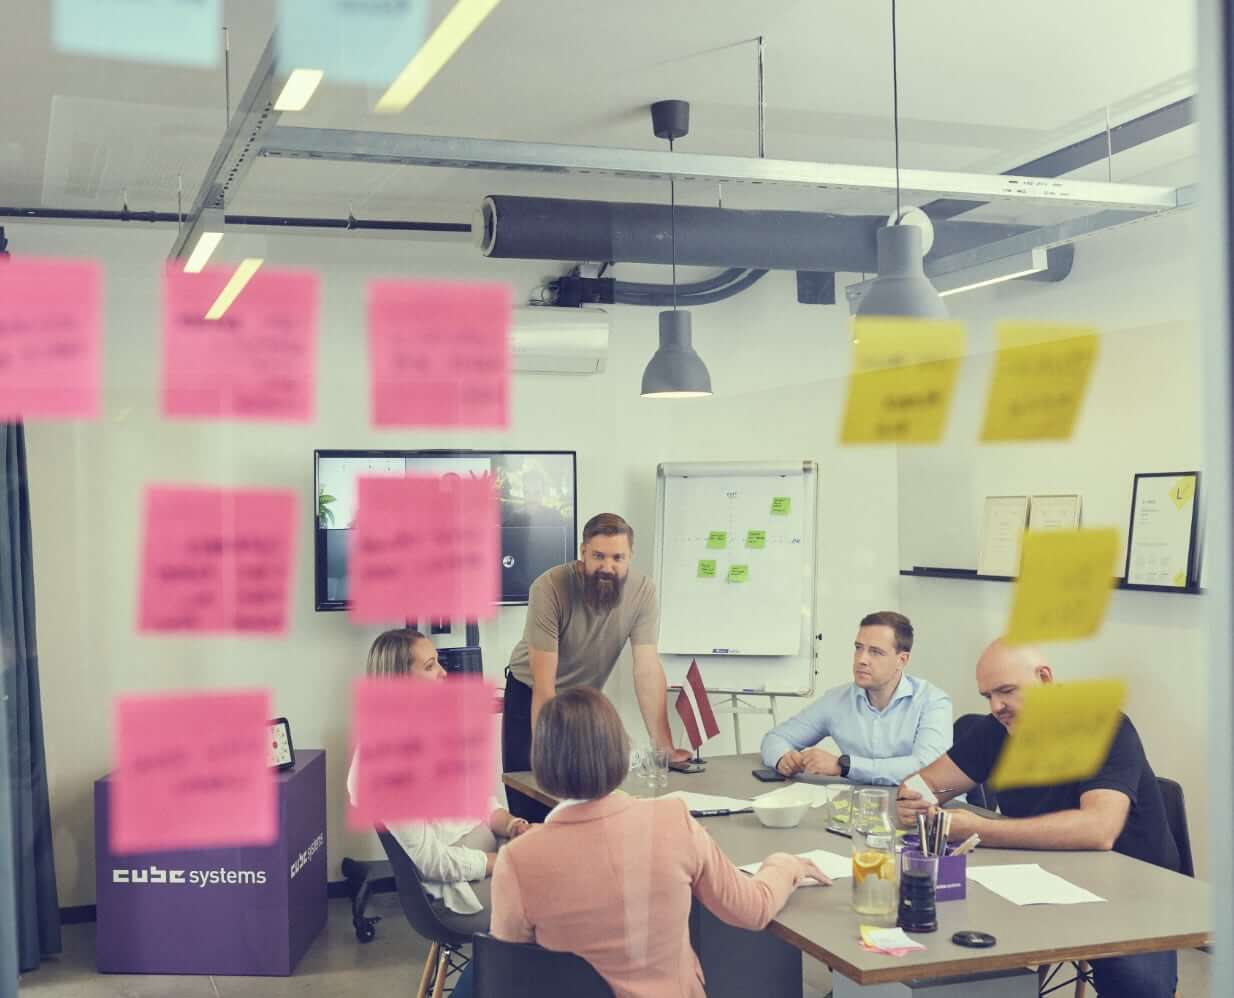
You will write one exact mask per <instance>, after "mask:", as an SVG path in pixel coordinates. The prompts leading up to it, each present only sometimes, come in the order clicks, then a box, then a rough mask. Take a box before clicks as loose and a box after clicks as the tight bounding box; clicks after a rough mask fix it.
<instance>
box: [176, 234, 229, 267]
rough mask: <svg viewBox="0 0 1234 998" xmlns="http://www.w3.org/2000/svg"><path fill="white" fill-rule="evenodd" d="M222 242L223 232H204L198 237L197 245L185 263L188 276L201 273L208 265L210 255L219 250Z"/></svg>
mask: <svg viewBox="0 0 1234 998" xmlns="http://www.w3.org/2000/svg"><path fill="white" fill-rule="evenodd" d="M222 241H223V233H221V232H203V233H202V234H201V235H199V236H198V237H197V245H196V246H194V247H193V252H192V253H190V254H189V258H188V259H187V260H185V261H184V272H185V273H186V274H199V273H201V269H202V268H203V267H204V266H205V265H206V261H207V260H209V259H210V254H211V253H213V252H214V251H215V249H217V248H218V244H219V243H221V242H222Z"/></svg>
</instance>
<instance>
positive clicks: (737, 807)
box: [664, 790, 751, 811]
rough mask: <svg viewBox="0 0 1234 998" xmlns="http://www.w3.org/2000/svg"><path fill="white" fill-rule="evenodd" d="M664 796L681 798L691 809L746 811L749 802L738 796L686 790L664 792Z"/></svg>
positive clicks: (748, 807)
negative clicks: (697, 792) (721, 795)
mask: <svg viewBox="0 0 1234 998" xmlns="http://www.w3.org/2000/svg"><path fill="white" fill-rule="evenodd" d="M664 797H666V798H673V799H675V800H683V801H685V802H686V807H688V808H689V809H690V810H691V811H747V810H749V809H750V807H751V802H750V801H748V800H741V799H740V798H738V797H720V796H718V795H717V794H695V793H691V792H690V791H688V790H674V791H673V792H672V793H671V794H664Z"/></svg>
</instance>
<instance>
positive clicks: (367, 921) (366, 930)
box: [356, 917, 381, 943]
mask: <svg viewBox="0 0 1234 998" xmlns="http://www.w3.org/2000/svg"><path fill="white" fill-rule="evenodd" d="M380 921H381V918H380V917H377V918H357V919H356V939H358V940H359V941H360V942H362V943H371V942H372V941H373V939H374V938H375V937H376V936H377V923H378V922H380Z"/></svg>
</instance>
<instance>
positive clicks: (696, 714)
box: [676, 661, 720, 752]
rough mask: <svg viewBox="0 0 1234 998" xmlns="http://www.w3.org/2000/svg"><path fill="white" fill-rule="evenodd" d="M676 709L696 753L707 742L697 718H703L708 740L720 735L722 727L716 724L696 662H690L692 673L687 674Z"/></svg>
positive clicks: (678, 696) (678, 695)
mask: <svg viewBox="0 0 1234 998" xmlns="http://www.w3.org/2000/svg"><path fill="white" fill-rule="evenodd" d="M687 690H689V693H687V692H686V691H687ZM691 694H693V696H691ZM691 700H693V702H691ZM676 708H677V715H678V717H680V718H681V723H682V724H684V725H685V729H686V736H687V737H688V738H689V739H690V747H691V748H692V749H694V751H695V752H697V751H698V748H699V746H700V745H702V744H703V742H704V741H705V740H706V739H704V738H703V736H702V735H701V734H700V733H699V730H698V720H697V718H702V721H703V731H705V732H706V733H707V738H714V737H715V736H716V735H718V734H719V733H720V726H719V725H718V724H716V715H715V712H714V711H713V710H712V709H711V700H710V699H709V698H708V696H707V689H706V687H704V686H703V674H702V672H700V671H699V668H698V662H696V661H691V662H690V671H689V672H687V673H686V685H685V686H683V687H682V688H681V691H680V692H679V693H678V694H677V703H676Z"/></svg>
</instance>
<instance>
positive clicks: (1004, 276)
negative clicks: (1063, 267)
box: [933, 246, 1050, 298]
mask: <svg viewBox="0 0 1234 998" xmlns="http://www.w3.org/2000/svg"><path fill="white" fill-rule="evenodd" d="M1049 269H1050V264H1049V257H1048V255H1047V253H1046V250H1045V247H1044V246H1038V247H1036V248H1035V249H1032V250H1030V251H1029V252H1028V253H1017V254H1016V255H1015V256H1010V257H1005V258H1004V259H1002V260H991V261H990V262H989V263H983V264H979V265H978V266H976V267H966V268H965V269H964V270H957V271H954V272H953V273H950V274H942V275H939V276H938V277H935V278H934V279H933V281H934V286H935V287H937V288H938V296H939V297H940V298H946V297H947V296H948V295H958V294H959V293H960V292H962V291H974V290H976V289H977V288H987V287H989V286H990V285H991V284H1002V283H1003V281H1014V280H1015V279H1016V278H1017V277H1030V276H1032V275H1033V274H1040V273H1042V272H1043V271H1045V270H1049Z"/></svg>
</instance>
